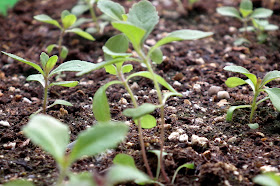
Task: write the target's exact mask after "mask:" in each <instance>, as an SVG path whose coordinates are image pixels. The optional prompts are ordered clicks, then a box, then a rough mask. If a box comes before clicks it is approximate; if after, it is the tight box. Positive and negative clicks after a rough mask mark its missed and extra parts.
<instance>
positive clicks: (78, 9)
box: [71, 4, 89, 17]
mask: <svg viewBox="0 0 280 186" xmlns="http://www.w3.org/2000/svg"><path fill="white" fill-rule="evenodd" d="M88 10H89V6H88V5H86V4H78V5H76V6H74V7H73V8H72V10H71V13H72V14H74V15H76V16H77V17H78V16H80V15H82V14H83V13H85V12H86V11H88Z"/></svg>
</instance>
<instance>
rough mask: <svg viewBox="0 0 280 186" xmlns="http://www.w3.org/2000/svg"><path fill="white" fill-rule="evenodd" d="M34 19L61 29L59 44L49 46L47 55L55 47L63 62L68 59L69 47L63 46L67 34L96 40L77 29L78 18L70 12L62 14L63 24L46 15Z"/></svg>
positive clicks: (66, 11) (65, 11)
mask: <svg viewBox="0 0 280 186" xmlns="http://www.w3.org/2000/svg"><path fill="white" fill-rule="evenodd" d="M34 19H35V20H37V21H41V22H43V23H48V24H51V25H54V26H56V27H57V28H59V29H60V35H59V39H58V43H57V44H51V45H49V46H48V47H47V53H48V54H49V55H50V54H51V52H52V50H53V49H54V48H55V47H56V48H58V53H59V57H60V59H62V61H63V60H64V59H66V57H67V55H68V49H67V47H65V46H63V45H62V42H63V37H64V35H65V34H66V33H75V34H77V35H79V36H81V37H83V38H85V39H88V40H91V41H94V38H93V37H92V36H91V35H90V34H89V33H87V32H85V31H83V30H82V29H80V28H77V26H76V24H75V23H76V21H77V17H76V16H75V15H74V14H71V13H70V12H69V11H68V10H64V11H63V12H62V13H61V23H62V24H59V22H58V21H56V20H54V19H52V18H51V17H50V16H48V15H45V14H41V15H36V16H34Z"/></svg>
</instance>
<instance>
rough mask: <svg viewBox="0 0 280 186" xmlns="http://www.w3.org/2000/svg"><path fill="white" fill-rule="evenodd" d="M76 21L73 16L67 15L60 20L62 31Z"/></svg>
mask: <svg viewBox="0 0 280 186" xmlns="http://www.w3.org/2000/svg"><path fill="white" fill-rule="evenodd" d="M76 20H77V17H76V16H75V15H74V14H69V15H67V16H65V17H63V18H62V24H63V27H64V29H67V28H69V27H70V26H72V25H73V24H74V23H75V22H76Z"/></svg>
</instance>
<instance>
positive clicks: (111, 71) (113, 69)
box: [104, 65, 117, 75]
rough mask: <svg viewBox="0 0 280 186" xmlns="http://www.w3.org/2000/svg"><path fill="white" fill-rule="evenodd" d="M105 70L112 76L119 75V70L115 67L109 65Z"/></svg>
mask: <svg viewBox="0 0 280 186" xmlns="http://www.w3.org/2000/svg"><path fill="white" fill-rule="evenodd" d="M104 68H105V71H106V72H107V73H109V74H112V75H117V69H116V67H115V65H107V66H105V67H104Z"/></svg>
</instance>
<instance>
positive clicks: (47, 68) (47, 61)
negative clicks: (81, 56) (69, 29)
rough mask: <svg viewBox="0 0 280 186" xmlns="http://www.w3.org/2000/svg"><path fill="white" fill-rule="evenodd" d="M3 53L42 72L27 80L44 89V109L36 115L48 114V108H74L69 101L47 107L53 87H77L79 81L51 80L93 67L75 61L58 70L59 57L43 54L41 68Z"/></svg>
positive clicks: (64, 64) (86, 63) (60, 66)
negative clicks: (63, 74) (67, 73)
mask: <svg viewBox="0 0 280 186" xmlns="http://www.w3.org/2000/svg"><path fill="white" fill-rule="evenodd" d="M2 53H4V54H6V55H7V56H9V57H11V58H13V59H15V60H17V61H20V62H23V63H25V64H27V65H29V66H31V67H33V68H34V69H36V70H37V71H39V72H40V74H33V75H30V76H28V77H27V78H26V80H27V81H38V82H39V83H40V84H41V85H42V87H43V88H44V99H43V107H42V109H39V110H38V111H36V112H35V113H34V114H37V113H39V112H41V111H42V110H43V113H46V110H47V109H48V108H50V107H53V106H55V105H58V104H60V105H66V106H72V104H71V103H69V102H68V101H64V100H56V101H55V102H54V103H53V104H51V105H49V106H47V105H48V90H49V89H50V88H51V87H52V86H63V87H75V86H76V85H77V84H78V81H60V82H50V81H51V78H52V77H53V76H54V75H56V74H59V73H61V72H66V71H70V72H71V71H72V72H79V71H82V70H84V68H87V66H90V65H91V63H88V62H85V61H79V60H73V61H68V62H65V63H63V64H61V65H59V66H58V67H57V68H54V67H55V65H56V63H57V60H58V57H57V56H56V55H54V56H52V57H49V56H48V55H47V54H46V53H44V52H42V53H41V55H40V63H41V66H39V65H37V64H36V63H33V62H30V61H27V60H25V59H23V58H21V57H18V56H16V55H14V54H10V53H6V52H2Z"/></svg>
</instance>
